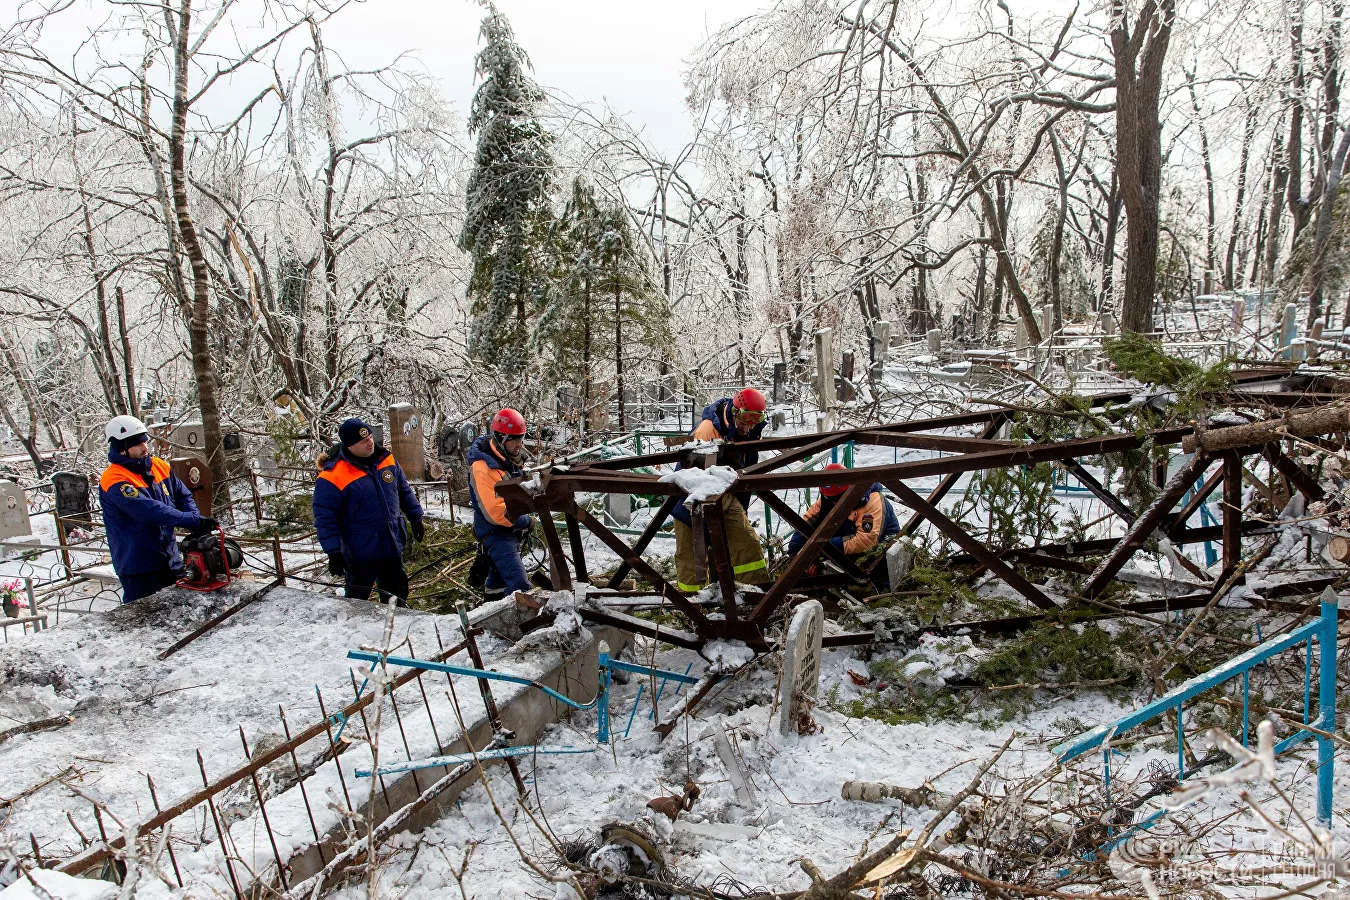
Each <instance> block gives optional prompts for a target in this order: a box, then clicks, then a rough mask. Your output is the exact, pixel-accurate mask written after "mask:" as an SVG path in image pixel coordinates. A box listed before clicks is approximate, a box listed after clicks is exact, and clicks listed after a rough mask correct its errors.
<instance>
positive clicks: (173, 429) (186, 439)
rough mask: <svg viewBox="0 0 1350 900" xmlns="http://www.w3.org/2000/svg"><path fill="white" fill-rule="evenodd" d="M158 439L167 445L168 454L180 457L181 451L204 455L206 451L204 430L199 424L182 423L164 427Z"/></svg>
mask: <svg viewBox="0 0 1350 900" xmlns="http://www.w3.org/2000/svg"><path fill="white" fill-rule="evenodd" d="M159 439H160V441H162V442H163V443H165V444H167V445H168V447H167V450H168V452H171V453H173V454H174V455H175V456H181V455H182V453H183V451H184V450H186V451H189V452H193V453H204V452H205V450H206V429H205V428H204V427H203V426H202V423H201V422H183V423H182V424H180V425H172V426H169V425H166V426H164V427H163V428H162V429H161V431H160V434H159Z"/></svg>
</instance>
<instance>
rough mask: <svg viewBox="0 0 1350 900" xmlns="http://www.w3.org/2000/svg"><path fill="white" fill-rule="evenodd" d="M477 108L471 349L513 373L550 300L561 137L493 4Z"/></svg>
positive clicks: (469, 219)
mask: <svg viewBox="0 0 1350 900" xmlns="http://www.w3.org/2000/svg"><path fill="white" fill-rule="evenodd" d="M481 36H482V38H483V41H484V45H483V49H482V50H481V51H479V53H478V57H477V60H476V73H477V75H478V76H480V77H481V78H482V79H483V80H482V83H481V84H480V85H479V86H478V91H477V93H475V94H474V98H473V104H472V107H471V108H470V111H469V133H470V134H472V135H476V136H477V138H478V145H477V149H476V151H475V153H474V165H473V171H472V173H471V174H470V176H469V183H468V189H467V200H466V209H465V217H464V230H463V232H462V233H461V234H460V238H459V246H460V249H462V250H464V251H466V252H468V253H469V254H470V256H471V257H472V269H471V273H470V277H469V297H470V300H471V301H472V302H471V305H470V314H471V316H472V323H471V327H470V332H469V353H470V355H471V356H472V357H473V358H474V359H475V360H477V361H478V362H481V363H485V364H488V365H493V366H497V367H499V368H501V369H502V370H503V371H505V372H509V373H514V372H519V371H520V370H521V369H522V368H523V367H524V363H525V352H524V351H525V349H526V345H527V340H528V335H529V321H530V319H531V318H532V317H533V316H534V315H535V314H536V313H537V311H538V310H539V309H540V308H541V307H543V306H544V304H545V302H546V301H547V295H548V285H549V274H550V272H549V268H550V266H549V263H548V262H547V259H548V256H547V252H546V251H547V249H548V239H549V235H550V233H551V230H552V224H553V211H552V208H551V207H550V205H549V188H550V186H551V184H552V180H553V154H552V149H551V148H552V144H553V136H552V135H551V134H549V132H548V131H547V130H545V128H544V126H543V125H542V124H541V123H540V121H539V119H538V110H539V107H540V105H541V104H542V103H543V101H544V92H543V89H542V88H540V87H539V85H538V84H536V83H535V81H534V80H533V79H532V78H530V77H529V75H528V74H527V70H528V69H529V66H530V62H529V58H528V57H527V56H526V55H525V51H524V50H523V49H522V48H521V47H520V45H518V44H517V43H516V42H515V37H514V35H513V34H512V31H511V26H510V24H509V23H508V22H507V21H506V17H505V16H503V15H502V14H501V13H499V12H498V11H497V9H496V7H494V6H492V5H490V4H489V5H488V16H487V18H485V19H484V20H483V25H482V29H481Z"/></svg>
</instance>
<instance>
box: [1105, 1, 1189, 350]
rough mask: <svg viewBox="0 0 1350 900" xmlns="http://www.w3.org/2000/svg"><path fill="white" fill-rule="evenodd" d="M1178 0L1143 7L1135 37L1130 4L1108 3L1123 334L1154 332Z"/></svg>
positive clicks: (1145, 4)
mask: <svg viewBox="0 0 1350 900" xmlns="http://www.w3.org/2000/svg"><path fill="white" fill-rule="evenodd" d="M1175 11H1176V0H1146V2H1145V3H1144V7H1143V9H1142V10H1141V11H1140V13H1139V18H1138V20H1137V21H1136V22H1135V24H1134V29H1133V31H1132V32H1131V30H1130V29H1129V21H1128V19H1127V17H1126V10H1125V0H1111V20H1112V22H1111V50H1112V56H1113V57H1114V60H1115V66H1116V167H1117V170H1118V173H1119V178H1120V192H1121V197H1122V198H1123V201H1124V204H1125V214H1126V221H1125V235H1126V240H1127V242H1128V244H1127V246H1126V250H1125V294H1124V297H1123V298H1122V301H1121V309H1120V328H1121V331H1133V332H1150V331H1152V330H1153V300H1154V294H1155V293H1156V290H1157V284H1158V202H1159V191H1160V190H1161V186H1162V123H1161V122H1160V121H1159V119H1158V109H1159V96H1160V94H1161V92H1162V74H1163V61H1164V60H1165V59H1166V57H1167V45H1168V42H1169V41H1170V40H1171V37H1172V20H1173V16H1174V14H1175Z"/></svg>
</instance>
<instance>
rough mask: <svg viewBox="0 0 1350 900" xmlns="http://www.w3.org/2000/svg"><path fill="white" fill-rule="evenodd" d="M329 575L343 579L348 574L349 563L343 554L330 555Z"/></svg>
mask: <svg viewBox="0 0 1350 900" xmlns="http://www.w3.org/2000/svg"><path fill="white" fill-rule="evenodd" d="M328 574H329V575H333V576H336V577H338V578H341V577H342V576H343V575H346V574H347V561H346V560H345V559H343V558H342V554H341V553H330V554H328Z"/></svg>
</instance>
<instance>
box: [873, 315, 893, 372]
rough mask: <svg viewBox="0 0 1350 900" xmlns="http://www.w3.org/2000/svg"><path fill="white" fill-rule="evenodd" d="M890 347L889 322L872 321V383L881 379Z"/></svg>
mask: <svg viewBox="0 0 1350 900" xmlns="http://www.w3.org/2000/svg"><path fill="white" fill-rule="evenodd" d="M890 348H891V323H890V322H874V323H873V324H872V371H871V376H872V383H873V384H877V383H879V382H880V381H881V377H882V374H883V373H884V372H885V371H886V353H887V351H889V350H890Z"/></svg>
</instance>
